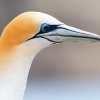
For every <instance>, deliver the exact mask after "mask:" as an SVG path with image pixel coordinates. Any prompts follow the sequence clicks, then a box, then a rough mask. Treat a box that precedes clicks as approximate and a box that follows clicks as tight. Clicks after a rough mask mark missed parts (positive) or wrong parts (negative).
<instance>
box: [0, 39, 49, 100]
mask: <svg viewBox="0 0 100 100" xmlns="http://www.w3.org/2000/svg"><path fill="white" fill-rule="evenodd" d="M40 41H41V40H40ZM40 41H39V43H40ZM44 42H45V46H44V47H46V46H47V45H48V44H50V42H47V41H44ZM37 43H38V40H35V41H30V42H26V43H23V44H22V45H20V46H18V47H17V48H16V49H15V50H14V52H12V54H10V56H9V58H8V59H4V60H2V59H1V60H0V63H1V65H0V67H2V68H1V73H0V100H23V95H24V91H25V88H26V82H27V77H28V73H29V69H30V66H31V63H32V60H33V58H34V57H35V55H36V54H37V53H38V52H39V51H40V50H41V49H42V48H43V46H42V44H43V42H42V41H41V43H40V45H39V44H37Z"/></svg>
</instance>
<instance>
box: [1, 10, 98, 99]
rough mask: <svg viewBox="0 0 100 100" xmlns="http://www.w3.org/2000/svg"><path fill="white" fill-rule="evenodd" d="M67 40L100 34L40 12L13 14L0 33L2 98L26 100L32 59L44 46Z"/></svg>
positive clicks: (95, 37) (95, 38) (88, 38)
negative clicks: (25, 95) (75, 26)
mask: <svg viewBox="0 0 100 100" xmlns="http://www.w3.org/2000/svg"><path fill="white" fill-rule="evenodd" d="M67 41H90V42H91V41H93V42H99V41H100V36H99V35H96V34H94V33H90V32H86V31H83V30H80V29H77V28H73V27H71V26H68V25H65V24H64V23H62V22H60V21H59V20H57V19H56V18H54V17H52V16H50V15H48V14H45V13H41V12H25V13H22V14H20V15H18V16H17V17H16V18H14V19H13V20H12V21H11V22H10V23H9V24H8V25H7V26H6V27H5V28H4V30H3V32H2V35H1V37H0V100H23V95H24V92H25V88H26V82H27V77H28V73H29V69H30V66H31V63H32V60H33V59H34V57H35V56H36V54H37V53H38V52H39V51H40V50H42V49H43V48H45V47H48V46H50V45H53V44H56V43H62V42H67Z"/></svg>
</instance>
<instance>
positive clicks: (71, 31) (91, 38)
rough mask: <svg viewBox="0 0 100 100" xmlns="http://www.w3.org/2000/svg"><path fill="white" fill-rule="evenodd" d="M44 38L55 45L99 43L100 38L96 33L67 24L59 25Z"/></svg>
mask: <svg viewBox="0 0 100 100" xmlns="http://www.w3.org/2000/svg"><path fill="white" fill-rule="evenodd" d="M41 37H42V38H45V39H48V40H49V41H52V42H54V43H60V42H67V41H87V42H99V41H100V36H99V35H97V34H94V33H90V32H86V31H83V30H80V29H77V28H74V27H70V26H67V25H65V24H61V25H58V26H57V28H56V29H55V30H53V31H52V32H49V33H46V34H44V35H43V34H42V36H41Z"/></svg>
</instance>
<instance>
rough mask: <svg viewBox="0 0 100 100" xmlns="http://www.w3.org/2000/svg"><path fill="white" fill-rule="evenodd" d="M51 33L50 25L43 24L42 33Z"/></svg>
mask: <svg viewBox="0 0 100 100" xmlns="http://www.w3.org/2000/svg"><path fill="white" fill-rule="evenodd" d="M49 31H50V25H49V24H46V23H45V24H42V26H41V32H42V33H46V32H49Z"/></svg>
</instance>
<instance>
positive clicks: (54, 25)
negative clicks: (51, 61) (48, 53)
mask: <svg viewBox="0 0 100 100" xmlns="http://www.w3.org/2000/svg"><path fill="white" fill-rule="evenodd" d="M1 41H2V42H3V44H6V45H7V46H10V47H11V46H12V47H13V46H17V45H20V44H23V43H33V42H36V43H37V44H36V45H39V46H40V45H42V48H44V47H45V46H49V45H51V44H56V43H62V42H66V41H94V42H95V41H100V36H99V35H96V34H93V33H90V32H86V31H82V30H80V29H77V28H73V27H70V26H68V25H65V24H64V23H62V22H60V21H59V20H57V19H56V18H54V17H52V16H50V15H47V14H44V13H40V12H25V13H22V14H20V15H19V16H17V17H16V18H15V19H13V20H12V21H11V22H10V23H9V24H8V25H7V26H6V27H5V29H4V31H3V33H2V35H1Z"/></svg>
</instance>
